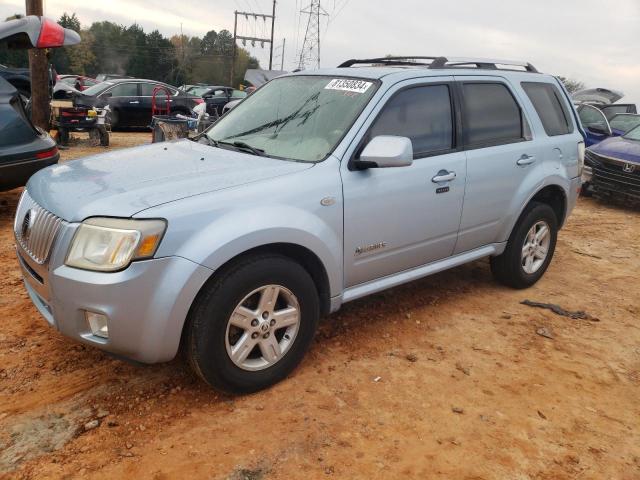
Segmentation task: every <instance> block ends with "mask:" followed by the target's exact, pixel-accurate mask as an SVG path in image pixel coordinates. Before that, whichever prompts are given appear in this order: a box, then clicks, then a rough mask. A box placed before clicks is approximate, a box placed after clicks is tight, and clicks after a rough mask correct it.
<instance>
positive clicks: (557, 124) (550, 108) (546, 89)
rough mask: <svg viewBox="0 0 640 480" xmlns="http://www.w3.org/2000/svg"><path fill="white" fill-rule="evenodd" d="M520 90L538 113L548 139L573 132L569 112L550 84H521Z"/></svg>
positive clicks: (556, 90) (553, 86)
mask: <svg viewBox="0 0 640 480" xmlns="http://www.w3.org/2000/svg"><path fill="white" fill-rule="evenodd" d="M521 85H522V88H523V89H524V91H525V93H526V94H527V96H528V97H529V100H531V103H533V107H534V108H535V109H536V112H538V116H539V117H540V121H541V122H542V126H543V127H544V131H545V132H547V135H549V136H550V137H555V136H556V135H566V134H568V133H572V132H573V124H572V123H571V121H570V120H569V118H570V117H569V111H568V110H567V107H566V105H565V104H564V103H563V102H562V101H561V100H560V92H559V91H558V89H557V88H556V87H555V85H551V84H550V83H540V82H522V83H521Z"/></svg>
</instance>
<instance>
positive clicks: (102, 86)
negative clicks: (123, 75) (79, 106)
mask: <svg viewBox="0 0 640 480" xmlns="http://www.w3.org/2000/svg"><path fill="white" fill-rule="evenodd" d="M111 85H113V83H111V82H102V83H98V84H96V85H94V86H93V87H89V88H87V89H86V90H84V91H83V92H82V93H84V94H85V95H90V96H93V95H100V94H101V93H102V92H104V91H105V90H106V89H107V88H109V87H110V86H111Z"/></svg>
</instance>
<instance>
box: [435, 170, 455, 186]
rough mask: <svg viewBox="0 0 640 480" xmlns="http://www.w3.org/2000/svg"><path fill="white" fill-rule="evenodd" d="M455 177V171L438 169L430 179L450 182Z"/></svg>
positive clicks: (438, 181)
mask: <svg viewBox="0 0 640 480" xmlns="http://www.w3.org/2000/svg"><path fill="white" fill-rule="evenodd" d="M455 178H456V172H448V171H447V170H440V171H439V172H438V174H437V175H436V176H435V177H433V178H432V179H431V181H432V182H433V183H440V182H450V181H452V180H454V179H455Z"/></svg>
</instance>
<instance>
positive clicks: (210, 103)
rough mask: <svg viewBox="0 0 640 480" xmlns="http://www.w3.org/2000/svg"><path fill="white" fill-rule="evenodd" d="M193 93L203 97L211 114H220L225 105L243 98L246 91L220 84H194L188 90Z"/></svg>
mask: <svg viewBox="0 0 640 480" xmlns="http://www.w3.org/2000/svg"><path fill="white" fill-rule="evenodd" d="M187 91H188V92H189V93H190V94H192V95H197V96H199V97H202V98H203V99H204V101H205V103H206V104H207V113H208V114H209V115H213V116H214V117H215V116H218V117H219V116H220V115H222V109H223V108H224V106H225V105H226V104H227V103H229V102H230V101H232V100H241V99H243V98H245V97H246V96H247V94H246V92H243V91H242V90H236V89H234V88H231V87H224V86H220V85H194V86H192V87H191V88H189V89H188V90H187Z"/></svg>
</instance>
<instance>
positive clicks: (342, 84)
mask: <svg viewBox="0 0 640 480" xmlns="http://www.w3.org/2000/svg"><path fill="white" fill-rule="evenodd" d="M371 85H373V83H372V82H366V81H364V80H352V79H348V78H335V79H333V80H331V81H330V82H329V84H328V85H327V86H326V87H324V89H325V90H342V91H343V92H353V93H364V92H366V91H367V90H368V89H369V87H370V86H371Z"/></svg>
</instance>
